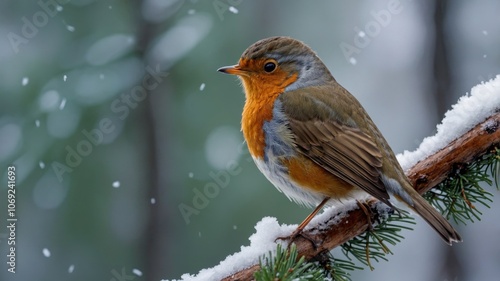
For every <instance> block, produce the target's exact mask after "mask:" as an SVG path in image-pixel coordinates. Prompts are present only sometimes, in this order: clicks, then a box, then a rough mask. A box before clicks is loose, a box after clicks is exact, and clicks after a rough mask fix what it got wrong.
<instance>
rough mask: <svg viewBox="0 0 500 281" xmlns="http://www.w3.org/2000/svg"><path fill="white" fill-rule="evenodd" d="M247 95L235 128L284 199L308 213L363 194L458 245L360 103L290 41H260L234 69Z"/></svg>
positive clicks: (456, 237)
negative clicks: (400, 209)
mask: <svg viewBox="0 0 500 281" xmlns="http://www.w3.org/2000/svg"><path fill="white" fill-rule="evenodd" d="M218 71H220V72H223V73H227V74H233V75H237V76H238V77H239V78H240V79H241V81H242V84H243V88H244V91H245V97H246V101H245V106H244V108H243V114H242V120H241V128H242V131H243V135H244V137H245V140H246V143H247V145H248V149H249V151H250V154H251V155H252V157H253V160H254V162H255V164H256V165H257V167H258V168H259V170H260V171H261V172H262V173H263V174H264V175H265V176H266V178H267V179H268V180H269V181H270V182H271V183H272V184H273V185H274V186H275V187H276V188H277V189H278V190H279V191H281V192H283V193H284V194H285V195H286V196H287V197H288V198H289V199H290V200H292V201H294V202H296V203H298V204H301V205H305V206H309V207H316V209H314V211H313V212H312V213H311V214H310V215H309V216H308V217H307V218H306V219H305V220H304V221H303V222H302V223H301V224H300V225H299V226H298V228H297V230H296V231H295V232H294V233H293V234H292V237H293V236H294V235H295V236H296V235H298V234H300V233H301V231H302V230H303V229H304V227H305V226H306V225H307V224H308V223H309V222H310V221H311V219H312V218H313V217H314V216H315V215H316V214H317V213H318V212H319V211H320V210H321V209H322V208H323V206H325V205H334V204H335V203H340V202H342V201H345V200H349V199H356V198H360V197H359V196H360V195H362V194H361V193H363V192H364V193H365V194H366V193H368V194H369V195H371V196H373V197H375V198H376V199H378V200H380V201H382V202H383V203H385V204H387V205H389V206H390V207H392V208H395V207H394V206H393V203H392V202H391V201H390V200H391V199H396V200H398V201H401V202H403V203H404V204H406V205H407V206H409V207H410V208H411V209H413V210H414V211H415V212H416V213H418V214H419V215H420V216H421V217H422V218H423V219H424V220H425V221H427V223H429V225H430V226H432V227H433V228H434V230H436V231H437V233H439V235H440V236H441V238H443V240H444V241H445V242H446V243H448V244H450V245H451V243H452V242H459V241H462V239H461V238H460V235H459V234H458V233H457V231H456V230H455V229H454V228H453V226H452V225H451V224H450V223H449V222H448V221H447V220H446V219H445V218H444V217H443V216H442V215H441V214H440V213H439V212H438V211H437V210H436V209H434V208H433V207H432V206H431V205H430V204H429V203H428V202H427V201H425V199H424V198H422V196H420V195H419V194H418V193H417V192H416V191H415V190H414V189H413V187H412V185H411V183H410V182H409V180H408V178H407V177H406V176H405V174H404V172H403V169H402V168H401V166H400V165H399V163H398V161H397V160H396V157H395V155H394V152H393V151H392V149H391V148H390V147H389V144H387V141H386V140H385V139H384V137H383V136H382V133H381V132H380V131H379V129H378V128H377V127H376V126H375V124H374V123H373V121H372V119H371V118H370V116H368V113H367V112H366V111H365V109H364V108H363V107H362V106H361V104H360V103H359V102H358V100H357V99H356V98H355V97H354V96H353V95H351V94H350V93H349V92H348V91H347V90H346V89H344V88H343V87H342V86H341V85H340V84H339V83H337V81H336V80H335V78H333V76H332V74H331V73H330V71H329V70H328V68H327V67H326V66H325V65H324V64H323V62H322V61H321V59H320V58H319V57H318V56H317V55H316V53H315V52H314V51H313V50H312V49H311V48H309V47H308V46H307V45H305V44H304V43H302V42H301V41H298V40H295V39H293V38H290V37H271V38H267V39H263V40H260V41H258V42H256V43H254V44H253V45H251V46H250V47H248V48H247V49H246V51H245V52H243V54H242V55H241V58H240V60H239V62H238V64H236V65H233V66H226V67H222V68H219V69H218Z"/></svg>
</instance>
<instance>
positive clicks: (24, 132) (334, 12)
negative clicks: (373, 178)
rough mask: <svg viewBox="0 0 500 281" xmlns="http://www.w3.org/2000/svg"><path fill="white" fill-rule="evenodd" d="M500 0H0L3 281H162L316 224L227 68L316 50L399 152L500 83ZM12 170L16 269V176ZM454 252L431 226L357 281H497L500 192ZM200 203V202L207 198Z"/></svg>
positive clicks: (0, 237)
mask: <svg viewBox="0 0 500 281" xmlns="http://www.w3.org/2000/svg"><path fill="white" fill-rule="evenodd" d="M499 13H500V2H499V1H496V0H480V1H466V0H460V1H446V0H440V1H429V0H428V1H411V0H399V1H398V0H377V1H368V0H365V1H361V0H357V1H339V0H337V1H315V2H314V4H313V3H312V2H307V1H286V2H285V1H264V0H261V1H242V0H209V1H196V0H145V1H118V0H102V1H96V0H71V1H68V0H58V1H56V0H40V1H38V2H37V1H14V0H7V1H1V2H0V168H1V174H0V177H1V183H2V184H0V192H1V194H2V195H1V196H0V198H1V200H0V210H1V212H0V221H1V223H0V226H1V227H0V253H1V255H0V264H1V266H0V280H9V281H10V280H39V281H45V280H47V281H49V280H51V281H53V280H106V281H107V280H115V281H118V280H161V279H174V278H179V277H180V276H181V275H182V274H183V273H192V274H194V273H197V272H198V271H199V270H200V269H202V268H206V267H211V266H213V265H216V264H217V263H218V262H219V261H220V260H222V259H223V258H224V257H225V256H227V255H229V254H231V253H233V252H235V251H238V250H239V248H240V246H241V245H248V237H249V236H250V235H251V234H252V233H253V232H254V229H253V226H254V225H255V223H256V222H257V221H259V220H260V219H261V218H262V217H264V216H274V217H277V218H278V220H279V221H280V222H282V223H287V224H292V223H295V224H296V223H299V222H301V221H302V219H303V218H304V217H305V216H306V215H307V214H308V213H309V212H310V210H308V209H304V208H301V207H299V206H297V205H295V204H294V203H291V202H289V201H288V199H287V198H286V197H285V196H283V195H282V194H280V193H279V192H278V191H277V190H276V189H275V188H274V187H273V186H271V184H270V183H269V182H267V180H266V179H265V178H264V176H262V175H261V174H260V173H259V172H258V170H257V168H256V167H255V165H254V164H253V163H252V162H250V161H248V160H249V156H248V152H247V150H246V147H245V145H244V143H243V138H242V135H241V133H240V132H239V126H240V115H241V110H242V106H243V103H244V95H243V93H242V90H241V88H240V86H239V82H238V81H237V80H236V78H234V77H230V76H225V75H223V74H220V73H217V71H216V69H217V68H218V67H221V66H225V65H230V64H234V63H236V62H237V60H238V58H239V56H240V55H241V53H242V52H243V51H244V50H245V49H246V47H248V46H249V45H250V44H252V43H254V42H255V41H257V40H259V39H262V38H265V37H268V36H274V35H287V36H292V37H295V38H297V39H300V40H302V41H304V42H306V43H307V44H309V45H310V46H311V47H312V48H313V49H314V50H316V51H317V53H318V55H319V56H320V57H321V58H322V59H323V61H324V62H325V63H326V64H327V66H328V67H329V68H330V70H331V71H332V74H333V75H334V76H335V77H336V79H337V81H339V82H340V83H341V84H342V85H343V86H344V87H346V88H347V89H348V90H349V91H350V92H351V93H353V94H354V95H355V96H356V97H357V98H358V99H359V100H360V101H361V103H362V104H363V105H364V106H365V108H366V109H367V111H368V112H369V113H370V114H371V116H372V117H373V119H374V120H375V122H376V123H377V124H378V126H379V127H380V129H381V130H382V132H383V133H384V134H385V136H386V138H387V140H388V141H389V143H390V144H391V145H392V147H393V149H394V150H395V152H396V153H399V152H402V151H403V150H413V149H415V148H416V147H417V146H418V144H419V143H420V142H421V140H422V139H423V138H424V137H426V136H428V135H432V134H433V133H434V131H435V126H436V124H438V123H439V122H440V120H441V118H442V117H443V114H444V112H445V111H446V110H447V109H449V108H450V107H451V105H452V104H453V103H455V102H456V100H457V99H458V98H459V97H460V96H462V95H464V94H466V92H468V91H469V90H470V88H471V87H472V86H474V85H476V84H478V83H480V82H481V81H486V80H489V79H490V78H492V77H494V76H495V75H496V74H499V73H500V52H499V51H500V48H499V46H500V18H499V16H498V15H499ZM9 165H14V166H15V167H16V175H17V182H16V184H17V194H16V195H17V206H16V212H17V217H18V222H17V228H16V246H17V253H16V256H17V264H16V274H11V273H9V272H7V265H6V262H7V257H6V255H7V249H8V245H7V243H6V239H7V231H8V230H7V229H6V227H5V226H6V224H7V222H6V221H7V215H6V210H7V200H6V199H5V198H6V194H7V191H6V189H7V185H6V182H7V179H6V171H7V166H9ZM489 190H491V191H492V192H493V193H495V198H494V199H495V201H494V202H493V203H492V206H491V207H492V208H491V209H487V208H481V209H480V211H482V212H483V213H484V216H483V217H482V220H481V221H479V222H477V223H475V224H471V225H468V226H466V227H464V226H459V229H460V232H461V233H462V236H463V238H464V241H465V242H464V243H462V244H459V245H455V246H453V247H448V246H446V245H444V243H442V242H441V241H440V239H439V237H437V236H436V235H435V233H434V232H433V231H432V230H431V229H430V228H429V227H427V226H426V225H425V223H423V222H422V221H421V220H420V219H418V224H417V226H416V227H415V231H412V232H410V231H405V232H404V235H405V236H406V239H405V240H404V241H403V242H402V243H401V244H399V245H397V246H396V247H393V252H394V255H393V256H389V257H388V258H389V262H381V263H377V264H375V268H376V269H375V271H373V272H370V271H369V270H368V269H365V270H363V271H359V272H355V273H354V276H353V278H354V280H365V279H367V278H370V280H401V279H402V278H403V277H404V280H408V281H412V280H493V279H494V276H497V277H498V276H500V267H499V266H498V265H499V264H500V244H499V243H498V237H499V236H500V224H499V223H498V216H497V215H496V214H498V213H499V212H500V204H499V199H500V197H499V195H498V192H494V191H493V188H491V189H489ZM200 194H202V195H200Z"/></svg>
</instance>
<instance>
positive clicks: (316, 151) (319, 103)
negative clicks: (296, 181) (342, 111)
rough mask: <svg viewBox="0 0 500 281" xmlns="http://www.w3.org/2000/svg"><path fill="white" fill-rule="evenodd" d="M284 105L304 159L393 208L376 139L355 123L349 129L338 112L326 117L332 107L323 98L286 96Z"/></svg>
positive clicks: (281, 99) (310, 95) (352, 122)
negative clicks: (382, 178)
mask: <svg viewBox="0 0 500 281" xmlns="http://www.w3.org/2000/svg"><path fill="white" fill-rule="evenodd" d="M291 94H294V93H291ZM282 95H284V94H282ZM299 95H301V96H299ZM280 101H281V102H282V107H283V111H284V113H285V114H286V116H287V117H288V120H289V124H288V125H289V128H290V130H291V131H292V133H293V136H294V141H295V145H296V146H297V148H298V151H299V152H300V153H301V154H302V155H304V156H306V157H307V158H309V159H311V160H312V161H313V162H314V163H316V164H317V165H319V166H321V167H322V168H323V169H325V170H327V171H328V172H330V173H332V174H333V175H335V176H337V177H339V178H340V179H342V180H344V181H345V182H347V183H349V184H351V185H353V186H357V187H359V188H361V189H363V190H364V191H366V192H367V193H369V194H370V195H372V196H374V197H375V198H377V199H379V200H381V201H382V202H384V203H387V204H388V205H391V204H390V203H389V201H388V199H389V194H388V193H387V191H386V188H385V186H384V184H383V183H382V181H381V178H380V169H381V167H382V154H381V152H380V150H379V148H378V147H377V144H376V143H375V142H374V141H373V139H372V137H370V135H368V134H367V133H365V132H363V130H362V129H360V128H359V127H357V126H356V124H355V120H353V119H350V121H349V122H346V123H350V124H349V125H346V124H342V123H341V121H339V118H342V116H339V115H338V114H335V112H334V110H335V109H334V108H328V110H327V111H332V112H331V113H329V114H326V115H325V114H324V112H325V106H329V105H328V104H327V103H326V102H325V100H323V99H322V98H321V96H319V99H318V96H315V95H312V94H311V93H300V94H297V93H295V95H289V96H288V97H287V96H282V97H280ZM356 102H357V101H356ZM292 109H293V110H292ZM301 111H304V112H301ZM314 112H321V113H317V114H314Z"/></svg>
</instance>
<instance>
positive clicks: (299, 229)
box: [275, 197, 330, 247]
mask: <svg viewBox="0 0 500 281" xmlns="http://www.w3.org/2000/svg"><path fill="white" fill-rule="evenodd" d="M328 200H330V197H326V198H325V199H323V201H321V203H319V205H318V206H317V207H316V209H314V211H312V213H311V214H309V215H308V216H307V217H306V218H305V219H304V221H303V222H301V223H300V224H299V226H298V227H297V229H295V231H294V232H292V234H291V235H290V236H286V237H278V238H276V240H278V239H280V240H290V241H293V240H295V238H297V236H302V237H304V238H305V239H307V240H309V241H310V242H311V243H312V244H313V246H314V247H316V244H315V242H314V240H313V239H312V238H310V237H308V236H307V235H305V234H304V233H302V230H304V228H305V227H306V226H307V225H308V224H309V222H311V220H312V219H313V218H314V216H316V214H317V213H318V212H319V211H320V210H321V209H322V208H323V206H325V204H326V202H328ZM276 240H275V241H276ZM290 245H291V243H290Z"/></svg>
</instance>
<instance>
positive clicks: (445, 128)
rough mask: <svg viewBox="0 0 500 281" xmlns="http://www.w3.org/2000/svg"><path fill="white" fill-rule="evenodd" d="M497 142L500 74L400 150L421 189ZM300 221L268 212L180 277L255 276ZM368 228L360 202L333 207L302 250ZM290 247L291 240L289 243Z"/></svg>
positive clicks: (300, 243)
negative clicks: (237, 240)
mask: <svg viewBox="0 0 500 281" xmlns="http://www.w3.org/2000/svg"><path fill="white" fill-rule="evenodd" d="M493 146H497V147H499V146H500V75H497V76H496V77H495V78H494V79H492V80H490V81H488V82H486V83H481V84H479V85H476V86H475V87H473V88H472V90H471V92H470V94H467V95H465V96H463V97H462V98H460V100H459V101H458V102H457V104H455V105H454V106H453V108H452V109H451V110H449V111H448V112H447V113H446V114H445V118H444V119H443V121H442V122H441V124H439V125H438V126H437V133H436V134H435V135H434V136H431V137H427V138H425V139H424V140H423V141H422V143H421V144H420V146H419V148H417V149H416V150H415V151H412V152H408V151H405V152H404V153H403V154H400V155H398V156H397V158H398V161H399V162H400V163H401V166H402V167H403V169H404V170H405V171H406V174H407V176H408V177H409V178H410V181H411V182H412V183H413V185H414V187H415V189H416V190H417V191H419V192H420V193H423V192H425V191H426V190H428V189H430V188H433V187H434V186H436V185H437V184H438V183H440V182H441V181H443V180H444V179H445V178H446V177H447V176H448V175H449V174H450V173H451V172H452V170H453V165H455V164H457V163H469V162H470V161H472V160H474V159H476V158H477V157H479V156H481V155H482V154H484V153H486V152H488V150H489V149H491V148H492V147H493ZM296 227H297V226H296V225H279V223H278V222H277V220H276V218H271V217H265V218H263V219H262V220H261V221H260V222H258V223H257V225H256V226H255V229H256V232H255V233H254V234H252V235H251V236H250V238H249V240H250V245H249V246H242V247H241V250H240V252H237V253H234V254H232V255H229V256H227V257H226V259H225V260H223V261H221V262H220V263H219V264H218V265H216V266H215V267H213V268H208V269H202V270H201V271H200V272H199V273H198V274H196V275H191V274H184V275H182V276H181V279H180V280H185V281H198V280H251V279H253V273H254V272H255V271H256V270H258V268H259V265H258V264H259V258H260V257H262V256H263V255H265V254H267V253H268V252H274V251H275V250H276V243H284V242H283V241H281V240H277V242H275V239H276V237H280V236H287V235H289V234H290V233H291V232H292V231H293V230H295V228H296ZM367 228H368V221H367V218H366V214H364V212H363V211H361V210H360V209H359V208H358V207H357V204H356V203H355V202H352V203H346V204H345V205H343V206H339V207H330V208H327V209H325V211H324V212H323V213H322V214H320V215H318V216H316V217H315V218H314V220H313V221H312V222H311V223H310V224H309V228H307V229H306V231H307V233H308V236H312V237H313V238H315V239H314V240H315V241H321V244H320V245H316V247H313V246H312V244H311V242H310V241H308V240H306V239H303V238H301V237H299V238H298V239H296V240H295V241H294V242H295V243H296V244H297V249H298V251H299V254H300V255H301V256H305V257H306V258H307V259H309V258H312V257H314V256H316V255H318V254H319V253H321V252H323V251H327V250H330V249H332V248H334V247H336V246H338V245H341V244H342V243H344V242H346V241H348V240H350V239H351V238H353V237H355V236H357V235H360V234H361V233H363V232H365V231H366V230H367ZM284 246H285V247H286V246H287V245H284Z"/></svg>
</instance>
